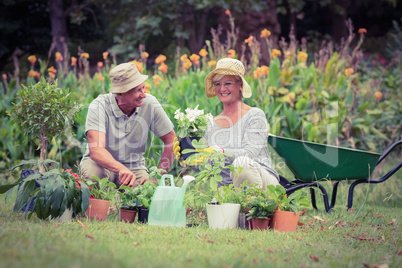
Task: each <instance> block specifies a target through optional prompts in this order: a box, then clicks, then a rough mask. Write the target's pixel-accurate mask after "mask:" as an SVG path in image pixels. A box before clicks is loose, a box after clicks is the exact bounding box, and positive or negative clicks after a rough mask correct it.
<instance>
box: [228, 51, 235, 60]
mask: <svg viewBox="0 0 402 268" xmlns="http://www.w3.org/2000/svg"><path fill="white" fill-rule="evenodd" d="M235 55H236V51H235V50H234V49H229V51H228V58H232V59H233V58H234V56H235Z"/></svg>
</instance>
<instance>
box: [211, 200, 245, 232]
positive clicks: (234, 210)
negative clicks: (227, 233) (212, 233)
mask: <svg viewBox="0 0 402 268" xmlns="http://www.w3.org/2000/svg"><path fill="white" fill-rule="evenodd" d="M239 212H240V204H232V203H224V204H221V205H211V204H207V217H208V225H209V227H210V228H212V229H235V228H237V226H238V219H239Z"/></svg>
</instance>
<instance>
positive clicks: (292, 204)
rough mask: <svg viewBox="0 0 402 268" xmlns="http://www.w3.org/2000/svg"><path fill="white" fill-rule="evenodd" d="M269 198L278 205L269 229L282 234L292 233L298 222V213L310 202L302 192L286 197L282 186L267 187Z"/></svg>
mask: <svg viewBox="0 0 402 268" xmlns="http://www.w3.org/2000/svg"><path fill="white" fill-rule="evenodd" d="M267 188H268V191H269V193H270V196H271V198H272V199H273V200H274V201H275V203H276V204H277V205H278V208H277V209H276V210H275V211H274V214H273V216H272V219H271V221H270V223H269V226H270V228H271V229H274V230H277V231H283V232H294V231H295V230H296V227H297V222H298V220H299V216H300V211H301V210H302V209H303V208H305V207H308V206H309V205H310V201H309V199H308V197H307V196H306V195H304V193H303V191H302V190H298V191H295V192H294V193H293V194H291V195H290V197H288V196H287V194H286V190H285V188H284V187H283V186H281V185H277V186H273V185H269V186H267Z"/></svg>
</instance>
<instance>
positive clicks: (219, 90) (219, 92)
mask: <svg viewBox="0 0 402 268" xmlns="http://www.w3.org/2000/svg"><path fill="white" fill-rule="evenodd" d="M241 84H242V83H241V80H237V79H236V76H234V75H225V76H224V77H222V78H221V79H220V80H217V81H214V88H215V93H216V96H218V99H219V100H220V101H221V102H223V103H230V102H235V101H238V100H241V98H242V96H241V92H240V88H241Z"/></svg>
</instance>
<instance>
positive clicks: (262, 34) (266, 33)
mask: <svg viewBox="0 0 402 268" xmlns="http://www.w3.org/2000/svg"><path fill="white" fill-rule="evenodd" d="M270 35H271V32H270V31H268V30H267V29H264V30H262V31H261V34H260V37H261V38H264V37H268V36H270Z"/></svg>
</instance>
